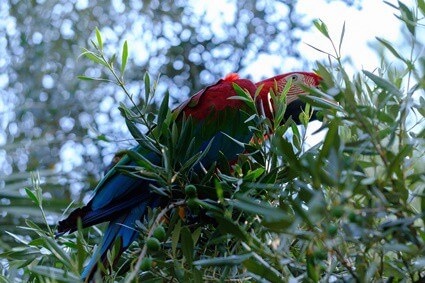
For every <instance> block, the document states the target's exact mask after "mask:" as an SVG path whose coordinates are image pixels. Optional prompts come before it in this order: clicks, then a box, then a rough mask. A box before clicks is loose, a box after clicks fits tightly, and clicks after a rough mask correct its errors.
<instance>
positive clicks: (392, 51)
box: [376, 37, 406, 62]
mask: <svg viewBox="0 0 425 283" xmlns="http://www.w3.org/2000/svg"><path fill="white" fill-rule="evenodd" d="M376 39H377V40H378V41H379V42H380V43H381V44H382V45H384V46H385V48H387V49H388V51H390V52H391V53H392V54H393V55H394V56H395V57H396V58H398V59H401V60H402V61H404V62H406V59H404V58H403V57H402V56H401V55H400V54H399V53H398V52H397V50H395V48H394V47H393V46H392V45H391V43H390V42H388V41H387V40H385V39H383V38H379V37H376Z"/></svg>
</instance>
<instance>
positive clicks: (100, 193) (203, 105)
mask: <svg viewBox="0 0 425 283" xmlns="http://www.w3.org/2000/svg"><path fill="white" fill-rule="evenodd" d="M289 80H291V81H292V85H291V88H290V89H289V91H288V93H287V104H288V107H287V110H286V112H287V113H286V114H285V119H288V118H289V117H291V116H292V118H293V119H294V121H296V122H297V121H298V123H299V120H298V118H297V117H298V115H299V114H300V113H301V111H302V110H303V104H302V103H301V102H298V99H297V98H298V96H299V95H306V94H307V93H306V92H305V91H304V90H303V89H302V88H301V87H300V86H299V85H300V84H303V85H306V86H309V87H316V86H318V84H319V82H320V80H321V78H320V76H318V75H316V74H315V73H312V72H291V73H286V74H282V75H278V76H275V77H272V78H269V79H266V80H263V81H260V82H258V83H256V84H254V83H253V82H252V81H251V80H248V79H241V78H240V77H239V76H238V75H237V74H234V73H232V74H229V75H227V76H226V77H224V78H223V79H220V80H219V81H217V82H216V83H215V84H213V85H210V86H208V87H205V88H204V89H202V90H200V91H199V92H198V93H196V94H195V95H193V96H192V97H190V98H189V99H187V100H186V101H184V102H183V103H182V104H180V105H179V106H178V107H177V108H175V109H174V110H173V113H174V114H175V115H176V116H175V117H176V120H175V121H176V123H179V122H181V121H182V120H184V119H186V117H191V119H192V123H193V128H194V136H195V137H196V138H195V139H194V140H195V143H194V144H195V148H197V149H198V151H199V152H200V151H204V150H206V149H207V146H209V148H208V151H206V154H205V156H204V157H203V158H202V160H201V161H200V163H201V164H202V167H203V168H209V167H210V166H212V164H214V162H215V161H216V160H217V159H218V158H219V156H220V155H221V154H223V155H224V156H225V157H226V158H227V159H228V160H235V159H237V157H238V155H239V154H241V153H243V152H244V146H243V144H247V143H249V142H250V140H251V139H252V138H253V134H252V133H251V132H250V130H249V127H248V126H244V125H245V120H246V118H247V116H246V112H244V110H246V108H247V106H246V103H245V102H244V101H243V100H239V99H229V98H232V97H235V96H237V92H236V90H235V85H237V86H239V87H240V88H241V89H243V90H244V91H245V92H246V93H249V95H251V97H253V98H254V95H255V93H256V91H257V88H259V87H260V86H261V87H262V88H261V90H260V91H259V94H258V96H256V99H258V100H261V101H262V103H263V105H268V106H269V107H265V115H266V116H267V117H268V118H272V111H273V105H272V101H271V99H270V96H269V91H270V90H271V89H273V90H275V91H276V92H275V93H280V92H281V91H282V90H283V88H284V87H285V85H286V84H287V82H288V81H289ZM276 87H277V89H275V88H276ZM244 113H245V114H244ZM229 137H231V138H232V139H234V140H237V141H239V142H232V141H231V139H230V138H229ZM131 151H135V152H138V153H139V154H143V156H144V158H146V159H147V160H149V161H150V162H151V163H153V164H160V163H161V156H159V155H158V153H155V152H149V151H147V150H141V149H140V145H139V146H136V147H134V148H133V149H131ZM129 164H132V160H131V158H130V157H129V156H128V155H124V156H122V157H120V159H119V161H118V162H117V163H116V164H115V165H113V166H112V168H110V169H109V171H108V172H107V173H106V174H105V176H104V177H103V178H102V179H101V180H100V181H99V183H98V185H97V186H96V188H95V189H94V193H93V196H92V198H91V199H90V201H89V202H88V203H87V204H86V205H85V206H83V207H81V208H77V209H75V210H73V211H72V212H71V213H70V214H69V215H68V217H67V218H65V219H64V220H61V221H59V223H58V225H57V235H58V236H60V235H63V234H65V233H72V232H74V231H76V230H77V229H78V228H77V227H78V221H79V219H80V220H81V224H82V227H83V228H85V227H90V226H93V225H96V224H99V223H103V222H109V224H108V226H107V228H106V230H105V232H104V234H103V238H102V240H101V243H100V244H99V245H98V247H97V248H96V250H95V252H94V254H93V256H92V257H91V259H90V261H89V263H88V264H87V265H86V266H85V267H84V269H83V272H82V274H81V278H82V279H83V280H86V281H91V280H92V278H93V276H94V274H95V273H96V270H97V266H98V262H102V263H103V264H106V263H107V253H108V251H110V250H111V249H112V248H114V245H115V244H116V242H117V241H119V252H118V253H119V254H121V253H122V252H124V251H125V250H126V249H127V248H128V247H129V246H130V244H131V243H132V242H133V241H135V240H136V238H137V236H138V233H139V232H138V231H137V229H136V223H137V222H138V221H142V220H144V219H146V217H147V212H148V208H151V209H154V208H156V207H161V205H163V204H164V203H163V198H164V197H162V196H160V195H159V194H156V193H154V192H153V191H152V189H151V188H150V184H152V182H154V181H152V180H149V179H143V178H136V177H134V176H129V175H126V174H124V173H122V172H121V171H119V170H118V168H119V166H122V165H129ZM133 164H134V163H133ZM193 170H201V167H200V166H197V167H194V169H193ZM168 201H170V200H168Z"/></svg>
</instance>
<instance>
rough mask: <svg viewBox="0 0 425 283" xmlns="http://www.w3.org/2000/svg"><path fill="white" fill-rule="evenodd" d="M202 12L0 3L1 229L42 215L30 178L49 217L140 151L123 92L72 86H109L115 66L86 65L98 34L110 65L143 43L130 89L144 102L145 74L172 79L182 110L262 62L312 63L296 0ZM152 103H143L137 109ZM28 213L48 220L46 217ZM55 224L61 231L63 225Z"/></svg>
mask: <svg viewBox="0 0 425 283" xmlns="http://www.w3.org/2000/svg"><path fill="white" fill-rule="evenodd" d="M198 2H199V1H183V0H179V1H170V0H168V1H166V0H161V1H157V0H154V1H77V0H71V1H68V0H40V1H14V0H6V1H2V2H1V5H0V22H1V23H2V24H1V25H0V34H1V36H0V198H4V199H6V202H3V203H1V204H0V205H1V207H2V210H4V211H7V216H5V217H1V218H0V225H1V226H2V227H7V229H9V230H14V228H13V226H11V225H10V223H15V224H21V225H22V224H24V222H23V218H22V217H21V215H20V213H19V209H23V208H27V207H30V206H31V204H30V202H28V201H27V199H26V198H25V194H23V190H22V188H23V187H25V186H28V185H30V182H29V180H30V174H29V173H28V172H30V171H32V170H38V171H39V174H40V177H41V182H42V183H43V190H44V191H45V197H46V207H45V208H46V209H48V210H49V211H51V212H55V213H58V212H59V211H60V208H61V207H63V206H64V204H65V203H66V202H67V201H77V202H81V201H82V200H83V198H84V197H85V196H86V195H87V193H86V192H87V190H89V189H90V188H92V187H94V186H95V184H96V181H97V180H98V179H99V178H100V177H101V174H100V173H101V172H102V171H103V170H104V167H105V166H106V165H107V163H109V162H110V160H111V159H112V156H113V154H114V153H115V152H116V151H117V150H119V149H123V148H127V147H129V146H130V145H131V142H132V140H131V137H130V135H129V134H128V132H126V131H125V127H122V118H121V116H120V112H119V111H118V109H117V107H116V106H118V105H119V102H120V101H122V100H123V99H124V94H123V92H121V91H117V88H116V87H114V86H113V85H110V84H92V83H90V82H87V81H80V80H74V79H72V78H74V77H75V76H76V74H84V75H86V76H98V74H100V73H101V68H102V67H104V66H102V65H99V64H93V62H91V61H88V60H87V61H86V60H76V58H77V57H78V55H79V53H80V47H81V46H86V39H87V37H88V35H87V33H88V32H89V31H93V30H94V27H95V26H98V27H101V31H102V32H103V33H104V34H105V35H107V37H108V41H107V42H105V44H104V46H103V48H104V50H105V53H106V54H108V55H112V53H113V52H114V51H115V50H117V49H118V48H119V47H118V46H120V45H122V44H123V43H124V39H126V38H127V39H129V40H130V42H132V45H133V48H132V49H131V50H130V54H128V55H129V57H128V64H127V65H126V69H127V71H126V84H127V88H128V89H130V90H131V91H132V93H134V94H138V93H139V92H140V93H142V92H143V84H140V82H141V81H143V76H144V71H141V70H147V71H149V72H150V73H151V74H159V73H162V74H164V75H163V76H162V79H161V80H160V81H159V87H160V88H162V89H167V88H168V89H169V90H170V93H171V94H173V95H174V96H171V97H170V101H171V103H176V102H180V101H182V100H184V99H185V98H187V96H188V95H189V94H190V93H191V91H192V90H197V89H200V88H202V87H203V86H205V85H207V84H209V83H211V82H212V81H214V80H216V79H218V78H219V77H220V76H222V75H223V74H224V73H226V72H230V71H236V70H237V71H242V72H243V71H244V70H245V69H246V68H247V67H248V66H250V65H251V64H252V62H254V61H255V60H257V58H258V56H257V55H258V54H278V55H279V56H281V58H286V59H288V58H298V59H297V62H300V65H302V64H306V62H304V61H303V60H302V58H300V56H299V53H298V51H297V50H298V48H297V46H298V43H299V41H300V40H299V38H300V33H299V32H300V31H303V30H305V29H306V28H307V26H306V25H305V24H303V23H302V16H301V15H300V13H299V12H298V11H297V10H296V3H297V1H289V2H285V3H283V2H282V1H277V0H276V1H275V0H273V1H264V0H255V1H251V0H249V1H248V0H246V1H245V0H244V1H235V0H233V1H225V2H228V3H227V5H226V6H225V7H222V11H224V12H226V16H216V15H215V14H214V13H211V12H210V11H208V6H205V7H203V5H202V3H201V5H200V6H197V5H196V3H198ZM207 2H208V1H207ZM277 11H279V12H277ZM281 34H285V37H281V36H279V35H281ZM93 36H94V34H93ZM271 47H273V48H271ZM246 73H249V72H246ZM142 97H143V95H135V96H134V100H135V103H136V104H139V102H140V100H142ZM158 100H159V98H157V101H155V102H157V103H158ZM157 103H152V104H151V105H150V107H152V108H156V106H157ZM58 187H61V188H64V190H62V189H58ZM63 198H65V199H66V201H65V200H64V201H56V200H57V199H63ZM10 203H13V204H16V207H13V205H11V204H10ZM26 212H27V213H26V214H25V216H27V217H35V218H37V215H36V211H35V210H29V209H26ZM5 213H6V212H5ZM3 216H4V215H3ZM50 220H51V224H52V223H53V221H56V220H57V217H55V218H53V219H50ZM0 237H1V238H0V240H1V241H4V242H5V245H7V246H13V245H14V242H13V241H12V242H11V241H9V237H4V236H3V235H1V236H0ZM2 248H3V246H2V247H1V248H0V251H1V250H2Z"/></svg>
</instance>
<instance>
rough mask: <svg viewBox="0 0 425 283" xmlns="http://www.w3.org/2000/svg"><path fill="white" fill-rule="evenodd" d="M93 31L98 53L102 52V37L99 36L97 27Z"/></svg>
mask: <svg viewBox="0 0 425 283" xmlns="http://www.w3.org/2000/svg"><path fill="white" fill-rule="evenodd" d="M95 31H96V38H97V44H98V46H99V49H100V51H102V50H103V42H102V35H101V34H100V31H99V29H98V28H97V27H96V29H95Z"/></svg>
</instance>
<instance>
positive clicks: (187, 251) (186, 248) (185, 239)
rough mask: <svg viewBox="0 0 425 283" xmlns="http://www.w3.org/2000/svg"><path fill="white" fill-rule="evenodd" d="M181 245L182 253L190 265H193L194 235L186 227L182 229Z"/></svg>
mask: <svg viewBox="0 0 425 283" xmlns="http://www.w3.org/2000/svg"><path fill="white" fill-rule="evenodd" d="M181 245H182V252H183V255H184V257H185V258H186V261H187V263H188V264H189V265H192V261H193V249H194V246H193V239H192V233H190V230H189V228H187V227H186V226H185V227H183V228H182V230H181Z"/></svg>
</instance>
